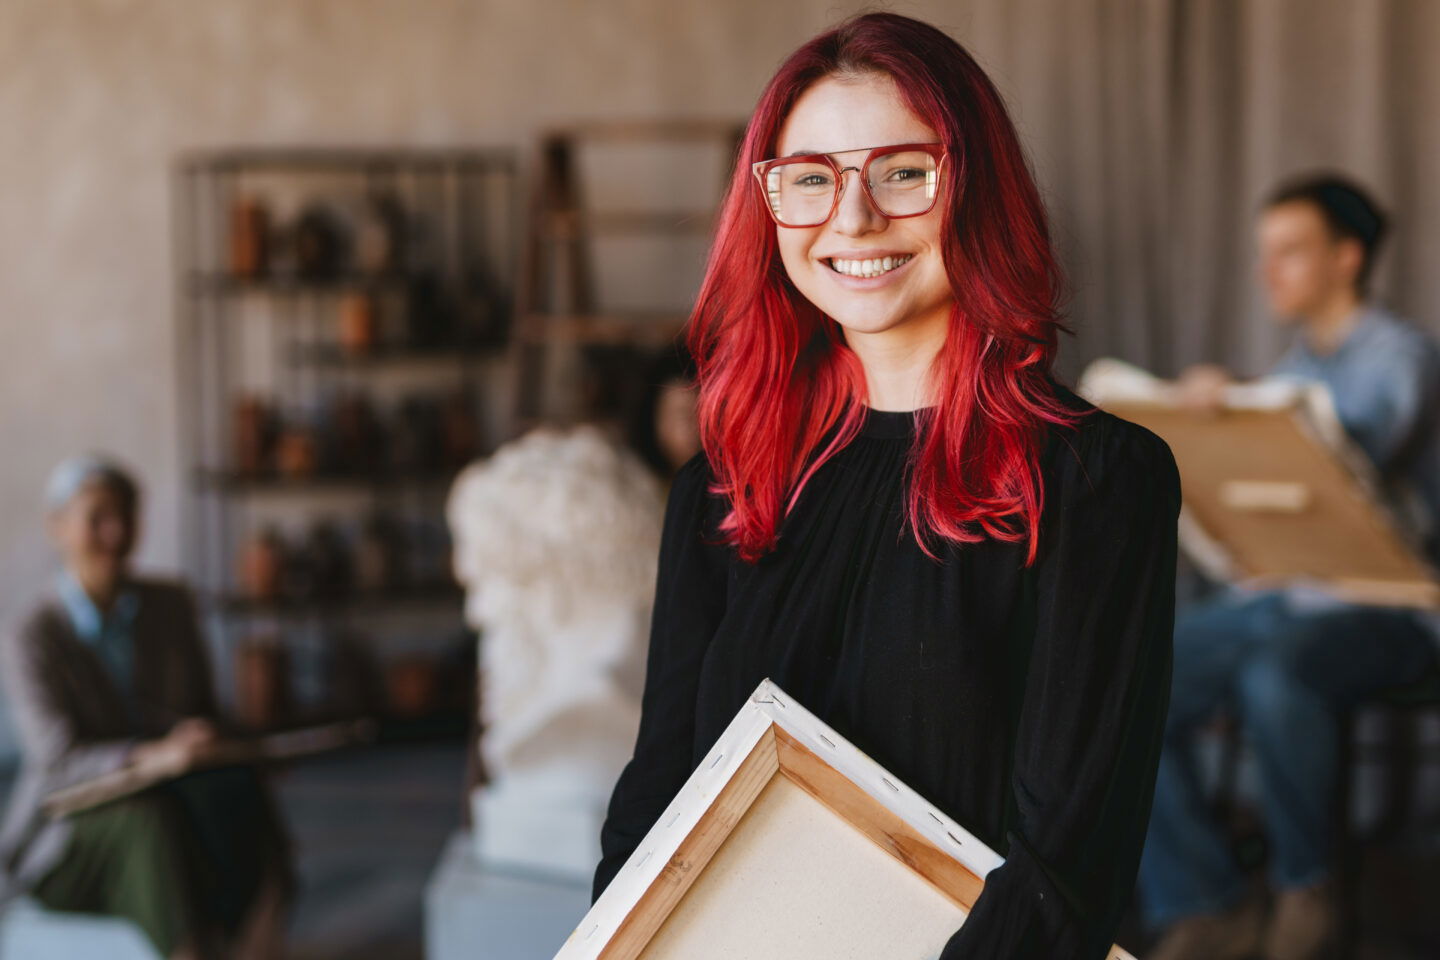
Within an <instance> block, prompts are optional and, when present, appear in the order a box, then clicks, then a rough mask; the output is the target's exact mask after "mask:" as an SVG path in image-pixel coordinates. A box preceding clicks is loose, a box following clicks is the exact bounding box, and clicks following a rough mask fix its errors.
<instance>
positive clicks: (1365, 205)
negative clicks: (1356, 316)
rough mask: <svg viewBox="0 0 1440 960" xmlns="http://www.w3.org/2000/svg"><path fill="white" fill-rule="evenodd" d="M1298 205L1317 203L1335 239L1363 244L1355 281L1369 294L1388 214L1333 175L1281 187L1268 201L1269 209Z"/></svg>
mask: <svg viewBox="0 0 1440 960" xmlns="http://www.w3.org/2000/svg"><path fill="white" fill-rule="evenodd" d="M1297 201H1299V202H1306V203H1313V204H1314V205H1315V207H1316V208H1317V209H1318V210H1319V211H1320V215H1321V216H1322V217H1324V218H1325V223H1326V224H1327V225H1328V226H1329V227H1330V232H1331V234H1332V235H1333V236H1334V237H1335V239H1337V240H1355V241H1357V242H1358V243H1359V244H1360V248H1361V249H1362V250H1363V251H1364V253H1365V258H1364V261H1363V262H1362V263H1361V264H1360V272H1359V274H1357V275H1356V277H1355V288H1356V291H1357V292H1359V293H1360V294H1362V295H1363V294H1365V293H1367V292H1368V288H1369V284H1370V274H1371V271H1372V269H1373V268H1374V266H1375V258H1376V257H1377V256H1378V255H1379V252H1380V243H1381V241H1382V240H1384V239H1385V231H1386V228H1387V227H1388V226H1389V218H1388V217H1387V216H1386V214H1385V211H1383V210H1381V209H1380V206H1379V205H1378V204H1377V203H1376V202H1375V201H1374V199H1373V198H1372V197H1371V196H1370V194H1369V193H1367V192H1366V191H1365V190H1364V189H1363V188H1362V187H1361V186H1360V185H1359V184H1357V183H1355V182H1354V181H1353V180H1350V179H1349V178H1347V177H1344V176H1341V175H1339V174H1333V173H1326V174H1309V175H1306V176H1304V177H1300V178H1297V179H1294V180H1289V181H1287V182H1285V183H1283V184H1281V185H1280V187H1278V188H1277V189H1276V190H1275V191H1274V192H1273V193H1271V194H1270V196H1269V198H1268V199H1267V200H1266V201H1265V209H1267V210H1268V209H1270V208H1272V207H1278V206H1280V205H1281V204H1282V203H1294V202H1297Z"/></svg>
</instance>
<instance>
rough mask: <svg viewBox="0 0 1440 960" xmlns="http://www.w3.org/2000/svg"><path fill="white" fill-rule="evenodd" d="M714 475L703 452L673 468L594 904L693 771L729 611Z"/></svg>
mask: <svg viewBox="0 0 1440 960" xmlns="http://www.w3.org/2000/svg"><path fill="white" fill-rule="evenodd" d="M709 480H710V471H709V466H708V464H707V462H706V460H705V457H704V454H698V455H696V457H695V458H694V459H692V460H691V461H690V462H689V463H687V464H686V465H685V466H684V467H682V468H681V469H680V471H679V473H677V474H676V477H675V482H674V485H673V486H672V487H671V489H670V499H669V502H668V504H667V505H666V508H665V527H664V532H663V533H662V534H661V540H660V561H659V563H660V566H659V571H658V572H657V575H656V587H655V606H654V610H653V612H652V614H651V623H650V647H649V653H648V654H647V658H646V668H645V691H644V694H643V697H642V699H641V708H640V729H639V732H638V734H637V736H636V740H635V750H634V753H633V755H632V756H631V758H630V761H629V763H627V764H626V766H625V769H624V770H623V771H622V772H621V774H620V778H619V780H618V781H617V782H616V784H615V790H614V792H613V793H612V794H611V797H610V805H609V810H608V813H607V814H606V818H605V824H604V826H603V827H602V829H601V831H600V849H601V854H602V857H601V860H600V863H599V865H598V866H597V867H596V868H595V877H594V883H593V885H592V891H591V898H590V899H591V902H592V903H593V902H594V901H595V900H597V899H599V897H600V894H601V893H602V892H603V891H604V890H605V888H606V887H607V886H609V885H610V881H611V880H612V879H613V878H614V876H615V874H616V873H617V872H619V870H620V868H621V867H622V866H623V865H624V864H625V861H626V859H628V858H629V856H630V854H631V853H632V852H633V851H634V850H635V848H636V847H637V846H639V844H640V841H641V840H642V839H644V837H645V834H646V833H648V832H649V830H650V828H651V826H653V825H654V823H655V821H656V820H657V819H659V817H660V814H661V813H662V812H663V811H664V809H665V807H666V805H667V804H669V803H670V801H671V800H672V799H673V798H674V797H675V794H676V793H678V792H679V790H680V788H681V786H683V785H684V783H685V780H686V778H688V777H689V776H690V773H691V769H692V762H691V753H692V751H693V747H694V738H695V697H696V691H697V689H698V682H699V673H700V662H701V660H702V659H703V658H704V656H705V650H706V648H707V647H708V646H709V644H710V638H711V637H712V636H713V635H714V633H715V627H716V625H717V624H718V623H719V622H720V618H721V616H722V615H723V614H724V612H725V578H726V567H725V562H724V556H723V548H721V547H718V546H716V545H713V544H710V543H707V542H705V541H704V540H703V539H702V538H708V537H709V536H712V535H713V533H714V531H713V530H710V529H708V528H707V526H706V523H705V517H706V513H707V511H706V504H707V501H708V499H709V497H708V494H707V493H706V485H707V484H708V482H709Z"/></svg>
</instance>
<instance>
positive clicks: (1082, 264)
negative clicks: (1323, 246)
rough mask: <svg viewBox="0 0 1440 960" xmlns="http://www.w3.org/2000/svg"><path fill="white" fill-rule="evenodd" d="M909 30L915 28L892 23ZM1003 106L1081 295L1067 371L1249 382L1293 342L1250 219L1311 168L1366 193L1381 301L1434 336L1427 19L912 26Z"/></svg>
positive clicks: (1271, 5) (1032, 9) (1178, 13)
mask: <svg viewBox="0 0 1440 960" xmlns="http://www.w3.org/2000/svg"><path fill="white" fill-rule="evenodd" d="M902 12H909V11H902ZM913 12H914V13H915V14H916V15H918V16H922V17H924V16H930V17H931V18H932V19H933V21H934V22H936V23H937V24H940V25H942V26H944V27H945V28H946V29H948V30H949V31H950V32H951V34H952V35H953V36H955V37H956V38H957V39H959V40H960V41H961V42H962V43H964V44H965V45H966V46H967V47H968V48H969V49H970V50H971V51H972V52H973V53H975V55H976V56H977V57H978V58H979V59H980V60H981V61H982V63H983V64H984V65H985V66H986V67H987V69H989V70H990V72H991V74H992V76H993V77H994V78H995V80H996V82H997V83H998V84H999V85H1000V87H1001V89H1002V91H1003V92H1004V93H1005V94H1006V96H1007V99H1008V100H1009V102H1010V104H1011V107H1012V109H1013V112H1014V114H1015V118H1016V120H1017V122H1018V123H1019V125H1020V128H1021V133H1022V136H1023V137H1024V138H1025V140H1026V143H1027V145H1028V147H1029V149H1030V151H1031V155H1032V158H1033V161H1034V164H1035V167H1036V172H1037V174H1038V176H1039V179H1040V181H1041V184H1042V187H1043V189H1044V190H1045V192H1046V196H1047V199H1048V201H1049V203H1050V206H1051V213H1052V218H1053V223H1054V226H1055V231H1056V236H1057V240H1058V243H1059V246H1060V249H1061V251H1062V254H1063V256H1064V260H1065V263H1066V265H1067V268H1068V270H1069V273H1070V276H1071V278H1072V286H1073V289H1074V295H1073V300H1072V310H1071V313H1072V316H1073V318H1074V321H1075V324H1076V326H1077V328H1078V331H1079V336H1078V339H1077V340H1076V341H1074V342H1071V343H1069V344H1067V345H1065V346H1064V347H1063V348H1062V358H1063V359H1062V366H1063V368H1064V371H1065V372H1066V373H1067V374H1070V375H1073V374H1075V373H1076V372H1077V371H1078V370H1079V369H1080V368H1081V367H1082V366H1083V365H1084V363H1086V362H1088V361H1089V360H1090V359H1093V358H1094V357H1097V356H1102V355H1113V356H1119V357H1123V358H1125V359H1128V360H1131V361H1134V362H1137V363H1141V364H1144V365H1146V366H1148V367H1151V368H1153V369H1157V370H1159V371H1161V372H1164V373H1170V372H1174V371H1175V370H1176V369H1177V368H1179V367H1180V366H1183V365H1185V364H1188V363H1192V362H1196V361H1200V360H1209V361H1219V362H1224V363H1226V364H1228V365H1230V366H1231V367H1232V368H1234V369H1236V370H1238V371H1240V372H1242V373H1259V372H1261V371H1262V370H1263V369H1264V368H1265V367H1266V366H1267V365H1268V364H1269V363H1270V361H1271V360H1272V359H1273V358H1274V357H1275V356H1276V354H1277V353H1278V352H1279V350H1280V349H1281V348H1282V347H1283V344H1284V342H1285V339H1286V333H1285V331H1284V330H1282V329H1280V328H1278V327H1277V326H1276V325H1275V324H1274V323H1273V322H1271V320H1270V318H1269V316H1268V314H1267V313H1266V310H1265V307H1264V304H1263V302H1262V300H1261V299H1260V297H1259V291H1258V289H1257V286H1256V284H1255V282H1254V272H1253V258H1254V245H1253V240H1252V229H1253V216H1254V213H1255V210H1256V206H1257V204H1258V203H1259V202H1260V201H1261V199H1262V198H1263V197H1264V196H1265V194H1266V193H1267V192H1268V191H1269V189H1270V188H1271V187H1272V186H1273V185H1274V184H1275V183H1276V182H1277V181H1278V180H1279V179H1281V178H1283V177H1286V176H1289V175H1291V174H1294V173H1297V172H1301V171H1305V170H1310V169H1317V168H1326V169H1334V170H1341V171H1344V172H1347V173H1349V174H1351V175H1353V176H1355V177H1356V178H1358V179H1359V180H1360V181H1361V182H1363V183H1365V184H1366V185H1368V186H1369V187H1371V188H1372V189H1373V191H1374V192H1375V193H1376V195H1377V196H1378V198H1379V199H1380V201H1381V203H1382V204H1383V205H1384V206H1385V207H1386V208H1387V209H1388V210H1389V211H1391V213H1392V216H1393V221H1394V229H1393V232H1392V234H1391V236H1390V239H1389V242H1388V245H1387V248H1386V249H1385V251H1384V253H1383V256H1382V261H1381V263H1380V267H1379V271H1378V274H1377V277H1376V281H1377V282H1376V291H1377V295H1378V297H1379V298H1380V299H1381V300H1383V301H1385V302H1387V303H1389V304H1390V305H1391V306H1393V307H1394V308H1396V309H1398V310H1399V311H1401V312H1402V313H1404V314H1407V315H1409V316H1411V317H1413V318H1414V319H1416V320H1417V321H1419V322H1421V323H1423V324H1425V325H1427V326H1429V327H1430V328H1431V329H1435V330H1440V274H1437V272H1436V271H1434V270H1427V269H1426V267H1427V265H1430V264H1434V263H1436V262H1437V259H1440V182H1437V178H1436V175H1437V174H1440V55H1437V49H1440V3H1436V2H1433V0H1248V2H1247V0H973V2H970V3H967V4H964V5H962V6H961V8H960V9H959V10H956V8H955V7H953V6H951V7H949V9H948V11H947V10H944V9H940V5H935V6H934V8H932V9H930V10H921V9H915V10H914V11H913Z"/></svg>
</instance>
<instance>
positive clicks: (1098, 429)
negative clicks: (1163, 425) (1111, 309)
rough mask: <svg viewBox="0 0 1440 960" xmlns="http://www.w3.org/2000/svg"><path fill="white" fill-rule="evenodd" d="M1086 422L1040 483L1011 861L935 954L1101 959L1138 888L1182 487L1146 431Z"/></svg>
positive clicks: (1166, 666)
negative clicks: (1042, 522) (1042, 502)
mask: <svg viewBox="0 0 1440 960" xmlns="http://www.w3.org/2000/svg"><path fill="white" fill-rule="evenodd" d="M1098 416H1102V417H1104V416H1105V415H1103V414H1099V415H1098ZM1107 419H1108V418H1107ZM1081 432H1082V436H1081V437H1080V438H1079V439H1078V441H1076V442H1077V449H1076V450H1075V451H1074V452H1072V451H1071V450H1070V449H1067V448H1066V447H1065V446H1064V445H1062V446H1061V448H1060V450H1059V451H1058V456H1059V457H1060V462H1059V463H1058V464H1057V466H1056V469H1055V471H1054V476H1055V477H1056V482H1055V483H1054V484H1053V486H1050V487H1049V488H1048V489H1047V498H1049V501H1050V502H1048V503H1047V504H1046V507H1045V511H1044V514H1045V518H1046V523H1047V526H1046V527H1042V530H1041V537H1042V541H1041V542H1042V547H1041V554H1040V557H1039V560H1038V564H1037V569H1036V571H1035V577H1036V581H1035V582H1036V589H1037V611H1036V631H1035V636H1034V643H1033V649H1032V652H1031V656H1030V666H1029V671H1028V673H1027V675H1026V681H1025V691H1024V702H1023V706H1022V708H1021V710H1022V712H1021V719H1020V724H1019V730H1018V733H1017V741H1016V744H1015V748H1014V750H1015V753H1014V767H1013V772H1012V776H1011V784H1010V788H1011V791H1012V794H1013V799H1014V804H1015V808H1014V809H1015V819H1014V827H1013V829H1012V830H1010V831H1009V835H1008V836H1007V838H1006V839H1007V842H1008V850H1007V851H1006V852H1005V853H1006V859H1005V862H1004V864H1002V865H1001V866H999V867H997V868H996V869H995V870H993V871H991V873H990V874H989V876H987V877H986V878H985V888H984V890H983V891H982V892H981V894H980V897H979V899H978V900H976V902H975V905H974V909H973V910H972V911H971V913H970V916H969V918H968V919H967V920H966V922H965V924H964V925H963V926H962V927H961V928H960V930H959V931H957V932H956V934H955V935H954V936H952V937H951V939H950V941H949V942H948V943H947V945H946V947H945V950H944V952H943V953H942V954H941V960H1019V958H1027V960H1029V958H1034V960H1042V958H1043V960H1099V958H1102V957H1104V956H1105V954H1106V951H1107V950H1108V949H1109V947H1110V945H1111V943H1112V942H1113V938H1114V936H1115V931H1116V928H1117V927H1118V925H1119V922H1120V917H1121V914H1122V912H1123V911H1124V909H1125V906H1126V904H1127V902H1128V901H1129V898H1130V894H1131V891H1132V888H1133V886H1134V882H1135V875H1136V871H1137V870H1138V867H1139V861H1140V851H1141V848H1142V846H1143V845H1144V839H1145V830H1146V826H1147V823H1148V820H1149V816H1150V804H1151V800H1152V797H1153V794H1154V788H1155V772H1156V768H1157V765H1158V763H1159V756H1160V745H1161V738H1162V734H1163V730H1164V723H1165V712H1166V709H1167V707H1168V705H1169V697H1170V663H1171V643H1172V637H1173V629H1174V605H1175V551H1176V520H1177V517H1178V515H1179V508H1180V482H1179V476H1178V474H1177V473H1176V470H1175V462H1174V459H1173V458H1172V457H1171V454H1170V450H1169V448H1168V447H1167V446H1166V445H1165V443H1164V442H1163V441H1161V440H1160V439H1159V438H1158V437H1156V436H1154V435H1153V434H1151V433H1149V432H1147V431H1145V430H1142V429H1141V428H1139V427H1136V426H1134V425H1132V424H1128V423H1123V422H1120V421H1115V420H1113V419H1109V420H1108V422H1102V423H1098V424H1093V425H1091V426H1090V427H1089V428H1082V431H1081Z"/></svg>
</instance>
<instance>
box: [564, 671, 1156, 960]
mask: <svg viewBox="0 0 1440 960" xmlns="http://www.w3.org/2000/svg"><path fill="white" fill-rule="evenodd" d="M776 778H785V779H786V780H788V781H790V782H791V783H793V784H794V785H796V786H798V787H799V788H800V789H801V790H803V791H804V792H805V793H806V794H808V795H809V796H810V797H813V798H814V799H816V800H818V801H819V802H820V803H821V804H823V805H824V806H825V807H826V808H828V809H829V810H830V811H831V812H833V813H835V814H837V815H838V816H839V817H840V818H841V819H842V820H843V821H845V822H846V823H847V824H848V825H849V826H850V827H853V828H854V830H856V831H858V832H859V833H860V834H862V835H863V836H864V837H865V838H868V840H869V841H873V843H874V844H876V845H877V846H878V847H879V848H880V849H881V850H883V851H884V852H885V853H886V854H888V855H889V857H891V858H893V859H894V861H896V862H898V864H900V865H902V866H903V867H904V868H905V869H907V870H909V871H911V872H913V873H914V874H915V875H916V876H918V877H920V878H922V879H923V880H924V881H925V882H926V883H927V884H928V885H929V886H930V887H932V888H933V889H934V890H936V891H938V892H939V893H940V894H941V895H942V896H943V897H945V898H946V899H948V900H949V901H951V902H952V903H954V904H955V905H957V906H958V907H959V908H961V910H963V911H965V912H968V911H969V909H970V907H971V906H972V905H973V904H974V902H975V900H976V898H977V897H978V896H979V895H980V891H981V889H982V888H983V886H984V880H983V878H984V877H985V875H986V874H988V873H989V872H990V871H991V870H993V869H994V868H995V867H997V866H999V865H1000V864H1001V863H1002V862H1003V860H1002V858H1001V857H1000V856H999V855H998V854H996V853H995V852H994V851H993V850H991V849H989V848H988V847H987V846H986V845H985V844H983V843H981V842H980V841H979V840H977V839H976V838H975V837H974V836H972V835H971V834H970V833H969V832H968V831H966V830H965V829H964V828H962V827H961V826H960V825H959V824H958V823H956V822H955V821H954V820H952V819H951V818H949V817H947V816H946V815H945V814H944V813H942V812H941V811H939V810H937V809H936V808H935V807H934V806H933V805H931V804H930V803H928V802H926V801H925V800H924V799H923V798H922V797H921V796H920V795H919V794H917V793H915V791H913V790H911V789H910V788H909V787H907V786H906V785H905V784H904V783H902V782H900V781H899V780H898V779H896V778H895V777H894V776H892V775H891V774H889V773H888V772H887V771H886V770H885V769H884V768H882V767H881V766H880V765H879V764H877V763H876V762H875V761H874V760H872V759H870V758H869V757H868V756H866V755H865V754H864V753H863V752H861V751H860V750H859V749H857V748H856V747H855V746H854V745H852V744H851V743H849V742H848V741H847V740H845V738H844V737H842V736H840V735H839V734H838V733H836V732H835V731H834V730H832V729H831V728H830V727H828V726H827V725H826V724H824V723H822V722H821V721H820V720H819V719H818V718H817V717H815V716H814V715H813V714H811V713H810V712H809V711H807V710H806V709H805V708H804V707H802V706H801V705H800V704H799V703H797V702H796V701H795V700H793V699H792V698H791V697H790V696H789V695H788V694H786V693H785V692H784V691H782V690H781V689H780V688H779V687H778V686H776V685H775V684H774V683H773V682H771V681H770V680H765V681H763V682H762V683H761V684H760V685H759V687H757V688H756V690H755V692H754V693H753V694H751V696H750V699H749V700H748V701H747V702H746V704H745V705H744V706H743V707H742V708H741V710H740V711H739V713H737V714H736V716H735V718H734V719H733V720H732V721H731V723H730V725H729V726H728V727H727V728H726V730H725V732H724V734H722V735H721V737H720V738H719V740H717V741H716V743H715V745H714V746H713V747H712V748H711V750H710V752H709V753H708V754H706V756H705V758H704V759H703V760H702V761H701V763H700V764H699V766H698V767H697V768H696V769H695V771H694V772H693V773H692V774H691V776H690V778H689V779H688V780H687V781H686V783H685V785H684V786H683V787H682V788H681V790H680V792H679V793H678V794H677V795H676V796H675V798H674V799H673V800H672V801H671V803H670V804H669V806H667V807H666V809H665V811H664V812H663V813H662V814H661V816H660V818H659V820H658V821H657V822H656V823H655V826H654V827H653V828H652V829H651V830H650V832H649V833H648V834H646V836H645V838H644V840H643V842H642V843H641V844H640V845H639V846H638V847H637V848H636V850H635V852H634V853H633V854H632V855H631V857H630V859H629V860H627V861H626V863H625V864H624V866H623V867H621V869H620V871H619V872H618V873H617V874H616V875H615V877H614V879H613V880H612V881H611V883H610V885H609V886H608V887H606V889H605V891H604V893H602V894H601V896H600V898H599V899H598V900H596V902H595V904H594V905H593V906H592V907H591V909H590V911H589V912H588V913H587V914H586V915H585V917H584V919H582V920H581V922H580V923H579V925H577V926H576V928H575V930H574V931H573V932H572V933H571V934H570V936H569V938H568V939H567V940H566V942H565V944H564V945H563V946H562V947H561V949H560V951H559V952H558V953H557V954H556V955H555V960H634V958H637V957H640V956H641V954H642V953H643V952H644V951H645V949H646V947H647V945H648V944H649V943H650V941H651V939H652V938H653V937H654V936H655V935H656V933H657V932H658V931H659V930H660V928H661V926H662V925H663V924H664V923H665V921H666V919H667V918H668V917H669V916H670V915H671V914H672V912H673V911H675V910H676V908H677V907H678V905H679V904H680V902H681V901H682V900H683V899H684V897H685V895H686V893H687V891H689V890H690V889H691V888H692V886H693V885H694V884H695V883H696V881H697V879H698V878H699V877H700V876H701V874H702V873H703V872H704V871H705V869H706V867H707V865H709V864H710V863H711V861H712V859H713V858H714V857H715V856H716V855H717V853H718V852H719V851H720V850H721V848H722V847H723V846H724V845H725V843H726V841H727V839H728V838H729V837H730V836H731V835H732V833H734V832H735V830H736V828H737V826H738V825H739V824H740V823H741V821H742V819H743V818H744V817H745V815H746V812H747V810H749V809H750V808H751V804H752V803H754V802H755V801H756V798H757V797H759V796H760V794H761V792H762V791H763V790H765V789H766V787H767V786H768V785H770V784H771V783H772V781H774V780H775V779H776ZM862 842H863V841H862ZM894 946H895V948H896V949H895V950H894V951H893V952H891V953H889V954H888V956H890V957H894V958H896V960H900V958H905V957H906V956H907V955H906V954H905V953H904V944H895V945H894ZM1108 957H1109V960H1133V958H1132V957H1131V956H1130V954H1128V953H1126V952H1125V951H1124V950H1122V949H1120V948H1118V947H1114V948H1112V949H1111V952H1110V953H1109V955H1108ZM787 960H792V958H788V957H787ZM911 960H922V958H921V957H919V956H916V957H914V958H911Z"/></svg>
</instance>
